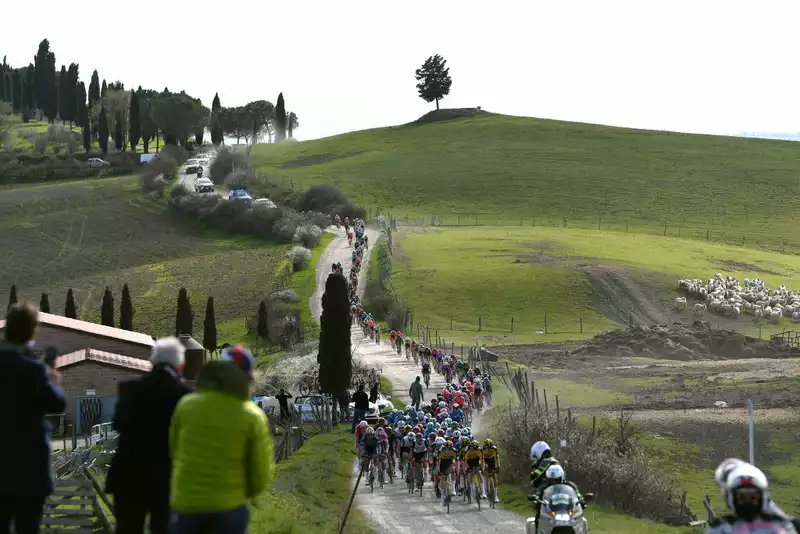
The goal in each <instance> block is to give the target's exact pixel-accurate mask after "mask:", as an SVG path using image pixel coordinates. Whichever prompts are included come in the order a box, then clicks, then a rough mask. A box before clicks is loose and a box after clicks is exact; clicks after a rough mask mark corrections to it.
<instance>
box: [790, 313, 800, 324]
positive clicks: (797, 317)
mask: <svg viewBox="0 0 800 534" xmlns="http://www.w3.org/2000/svg"><path fill="white" fill-rule="evenodd" d="M792 322H793V323H800V312H794V313H793V314H792Z"/></svg>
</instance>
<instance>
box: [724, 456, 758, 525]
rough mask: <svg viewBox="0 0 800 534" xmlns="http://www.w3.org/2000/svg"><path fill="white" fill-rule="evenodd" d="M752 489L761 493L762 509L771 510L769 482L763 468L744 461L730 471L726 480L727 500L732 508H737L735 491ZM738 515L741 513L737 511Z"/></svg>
mask: <svg viewBox="0 0 800 534" xmlns="http://www.w3.org/2000/svg"><path fill="white" fill-rule="evenodd" d="M746 489H752V490H755V491H757V492H758V493H760V494H761V503H760V504H761V511H763V512H767V511H768V510H769V506H768V503H769V483H768V482H767V477H766V476H765V475H764V473H763V472H762V471H761V469H759V468H757V467H755V466H754V465H750V464H748V463H744V462H742V463H741V464H739V465H737V466H736V467H735V468H734V469H732V470H731V471H730V473H728V478H727V480H726V481H725V502H726V504H727V505H728V508H730V509H731V510H737V512H738V511H739V510H738V508H737V507H736V503H735V499H734V497H735V496H734V493H736V492H737V491H739V490H746ZM737 515H739V514H738V513H737Z"/></svg>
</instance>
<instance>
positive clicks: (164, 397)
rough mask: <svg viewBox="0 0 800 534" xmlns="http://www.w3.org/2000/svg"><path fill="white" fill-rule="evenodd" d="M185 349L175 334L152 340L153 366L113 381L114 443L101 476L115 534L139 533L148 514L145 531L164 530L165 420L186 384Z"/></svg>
mask: <svg viewBox="0 0 800 534" xmlns="http://www.w3.org/2000/svg"><path fill="white" fill-rule="evenodd" d="M185 352H186V349H185V348H184V346H183V345H182V344H181V342H180V341H178V339H177V338H174V337H167V338H162V339H159V340H158V341H156V342H155V344H154V345H153V349H152V352H151V354H150V361H151V362H153V370H152V371H150V373H148V374H147V375H145V376H144V377H142V378H140V379H136V380H130V381H126V382H122V383H120V385H119V394H118V397H117V399H118V400H117V407H116V411H115V413H114V428H115V429H116V430H117V431H118V432H119V445H118V446H117V452H116V454H115V455H114V458H113V459H112V460H111V469H110V470H109V472H108V478H107V479H106V491H108V493H111V494H113V495H114V515H115V517H116V519H117V534H129V533H130V534H141V533H142V532H144V523H145V517H146V516H147V515H148V514H149V515H150V532H151V534H167V532H169V522H170V510H169V488H170V476H171V471H172V462H171V461H170V458H169V425H170V421H171V420H172V413H173V412H174V411H175V406H176V405H177V404H178V401H179V400H180V399H181V397H183V396H184V395H185V394H187V393H189V391H190V389H189V387H188V386H187V385H186V384H184V383H183V382H182V380H181V378H180V374H179V373H180V371H181V369H183V361H184V353H185Z"/></svg>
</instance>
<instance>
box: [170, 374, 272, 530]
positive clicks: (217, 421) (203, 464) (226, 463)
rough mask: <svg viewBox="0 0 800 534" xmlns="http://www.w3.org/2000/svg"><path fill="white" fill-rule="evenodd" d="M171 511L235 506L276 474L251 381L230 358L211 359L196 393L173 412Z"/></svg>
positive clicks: (195, 510)
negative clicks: (253, 397)
mask: <svg viewBox="0 0 800 534" xmlns="http://www.w3.org/2000/svg"><path fill="white" fill-rule="evenodd" d="M170 456H171V457H172V494H171V497H170V501H171V505H172V510H173V511H175V512H179V513H184V514H195V513H211V512H221V511H225V510H232V509H234V508H238V507H239V506H241V505H243V504H246V503H247V500H248V499H250V498H251V497H254V496H256V495H258V494H259V493H261V492H262V491H263V490H264V488H265V487H266V485H267V484H269V482H270V481H271V480H272V478H273V476H274V474H275V460H274V458H275V456H274V452H273V445H272V437H271V436H270V433H269V430H268V428H267V419H266V416H265V415H264V413H263V412H262V411H261V409H259V408H258V406H256V405H255V404H253V402H252V401H251V400H250V399H249V381H248V379H247V377H246V376H245V374H244V373H242V372H241V371H240V370H239V368H238V367H236V366H235V365H234V364H233V363H232V362H228V361H213V362H209V363H208V364H207V365H206V366H205V367H204V368H203V370H202V371H201V372H200V375H199V376H198V378H197V392H196V393H190V394H189V395H185V396H184V397H183V398H182V399H181V401H180V402H179V403H178V406H177V408H176V409H175V413H174V415H173V416H172V425H171V428H170Z"/></svg>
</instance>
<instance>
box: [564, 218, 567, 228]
mask: <svg viewBox="0 0 800 534" xmlns="http://www.w3.org/2000/svg"><path fill="white" fill-rule="evenodd" d="M566 227H567V218H566V217H564V228H566Z"/></svg>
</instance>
